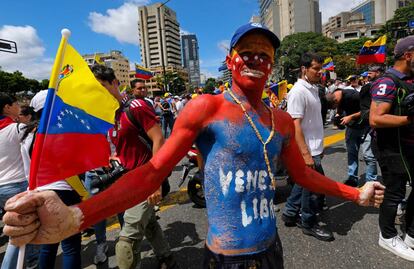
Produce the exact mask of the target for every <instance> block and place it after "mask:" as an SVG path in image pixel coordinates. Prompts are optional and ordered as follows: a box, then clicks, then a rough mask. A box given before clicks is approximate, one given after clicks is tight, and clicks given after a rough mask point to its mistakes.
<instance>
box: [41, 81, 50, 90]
mask: <svg viewBox="0 0 414 269" xmlns="http://www.w3.org/2000/svg"><path fill="white" fill-rule="evenodd" d="M47 88H49V80H48V79H43V80H42V81H41V82H40V89H41V90H45V89H47Z"/></svg>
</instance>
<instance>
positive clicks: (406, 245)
mask: <svg viewBox="0 0 414 269" xmlns="http://www.w3.org/2000/svg"><path fill="white" fill-rule="evenodd" d="M394 59H395V64H394V66H393V67H392V68H390V69H388V70H387V71H386V73H385V74H384V76H383V77H381V78H379V79H377V80H376V81H375V82H374V83H373V84H372V88H371V96H372V102H371V108H370V115H369V122H370V124H371V126H372V127H373V128H375V133H376V137H375V139H373V140H374V141H373V142H375V143H373V149H374V152H375V153H376V156H377V157H378V162H379V165H380V168H381V172H382V180H383V182H384V185H385V186H386V189H385V196H384V203H383V204H382V205H381V207H380V212H379V226H380V230H381V233H380V235H379V241H378V243H379V245H380V246H381V247H383V248H384V249H386V250H389V251H390V252H392V253H394V254H395V255H398V256H400V257H401V258H403V259H406V260H409V261H414V251H413V250H412V249H413V248H414V192H413V191H411V194H410V196H409V197H408V199H407V209H406V216H405V222H406V236H405V239H404V241H403V240H402V238H401V237H400V236H399V235H398V232H397V230H396V228H395V224H394V222H395V216H396V215H397V207H398V204H399V203H400V202H401V201H402V200H403V199H404V197H405V193H406V184H407V181H408V182H410V183H411V184H412V182H413V181H412V180H413V176H414V139H413V138H414V125H413V114H412V113H404V108H405V107H404V106H403V105H401V104H402V103H403V102H404V101H406V100H407V99H406V98H404V95H405V93H404V91H405V92H406V93H410V92H411V93H412V92H413V78H414V36H409V37H406V38H404V39H401V40H399V42H398V43H397V45H396V46H395V48H394ZM407 112H408V111H407Z"/></svg>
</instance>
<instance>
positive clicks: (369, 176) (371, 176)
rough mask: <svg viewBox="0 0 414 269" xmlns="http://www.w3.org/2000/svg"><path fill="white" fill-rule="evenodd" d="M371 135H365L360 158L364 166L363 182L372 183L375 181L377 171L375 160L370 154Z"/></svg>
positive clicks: (371, 153)
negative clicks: (362, 159) (361, 157)
mask: <svg viewBox="0 0 414 269" xmlns="http://www.w3.org/2000/svg"><path fill="white" fill-rule="evenodd" d="M371 140H372V137H371V134H367V135H366V137H365V139H364V141H363V142H362V144H361V151H362V156H363V158H364V161H365V164H366V168H365V169H366V170H365V181H374V180H377V176H378V171H377V159H376V158H375V156H374V153H373V152H372V147H371Z"/></svg>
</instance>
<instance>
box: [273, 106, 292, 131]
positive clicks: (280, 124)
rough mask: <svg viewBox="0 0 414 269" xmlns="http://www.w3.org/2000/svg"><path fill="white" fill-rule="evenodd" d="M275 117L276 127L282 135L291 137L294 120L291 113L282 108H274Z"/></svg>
mask: <svg viewBox="0 0 414 269" xmlns="http://www.w3.org/2000/svg"><path fill="white" fill-rule="evenodd" d="M272 110H273V113H274V115H275V117H274V118H275V125H276V130H278V131H279V132H280V133H281V134H282V135H288V136H290V135H291V132H292V128H293V130H294V126H293V119H292V117H291V116H290V114H289V113H287V112H286V111H283V110H281V109H280V108H272Z"/></svg>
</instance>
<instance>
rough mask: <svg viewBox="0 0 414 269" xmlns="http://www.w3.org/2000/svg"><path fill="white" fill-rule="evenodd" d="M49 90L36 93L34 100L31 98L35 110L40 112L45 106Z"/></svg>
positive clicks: (31, 104)
mask: <svg viewBox="0 0 414 269" xmlns="http://www.w3.org/2000/svg"><path fill="white" fill-rule="evenodd" d="M47 92H48V90H42V91H40V92H38V93H36V94H35V96H33V98H32V100H30V106H31V107H33V110H34V111H35V112H38V111H39V110H41V109H43V107H44V106H45V102H46V96H47Z"/></svg>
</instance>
